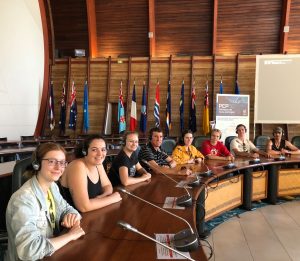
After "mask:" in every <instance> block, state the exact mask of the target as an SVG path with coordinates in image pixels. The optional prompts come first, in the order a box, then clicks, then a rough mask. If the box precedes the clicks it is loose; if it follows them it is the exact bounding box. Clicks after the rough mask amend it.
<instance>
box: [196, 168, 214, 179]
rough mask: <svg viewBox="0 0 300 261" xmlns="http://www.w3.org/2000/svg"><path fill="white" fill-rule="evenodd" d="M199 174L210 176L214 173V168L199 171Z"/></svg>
mask: <svg viewBox="0 0 300 261" xmlns="http://www.w3.org/2000/svg"><path fill="white" fill-rule="evenodd" d="M198 175H199V176H201V177H210V176H211V175H213V172H212V170H210V169H209V170H207V171H205V172H201V173H199V174H198Z"/></svg>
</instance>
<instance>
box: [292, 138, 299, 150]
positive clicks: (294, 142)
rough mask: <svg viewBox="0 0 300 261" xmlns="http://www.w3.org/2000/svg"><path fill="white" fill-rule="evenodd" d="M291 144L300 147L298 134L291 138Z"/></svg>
mask: <svg viewBox="0 0 300 261" xmlns="http://www.w3.org/2000/svg"><path fill="white" fill-rule="evenodd" d="M292 144H293V145H295V146H296V147H297V148H298V149H300V136H294V137H293V138H292Z"/></svg>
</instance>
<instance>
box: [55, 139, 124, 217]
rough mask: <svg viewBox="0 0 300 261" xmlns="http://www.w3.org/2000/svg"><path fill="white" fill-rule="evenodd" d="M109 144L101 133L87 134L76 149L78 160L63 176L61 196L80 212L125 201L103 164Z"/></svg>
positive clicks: (69, 166) (72, 163)
mask: <svg viewBox="0 0 300 261" xmlns="http://www.w3.org/2000/svg"><path fill="white" fill-rule="evenodd" d="M106 153H107V150H106V144H105V141H104V139H103V138H102V137H101V136H99V135H90V136H88V137H87V138H86V139H85V140H84V142H83V144H82V146H79V147H78V148H77V149H76V151H75V156H76V158H77V159H76V160H73V161H72V162H71V163H70V164H69V165H68V167H67V168H66V170H65V172H64V174H63V176H62V177H61V179H60V184H61V189H62V195H63V196H64V197H65V198H66V200H67V201H68V202H69V203H70V204H72V205H73V206H74V207H76V208H77V209H78V210H79V211H81V212H87V211H91V210H94V209H98V208H102V207H105V206H107V205H110V204H113V203H116V202H119V201H120V200H122V198H121V196H120V194H119V192H113V188H112V185H111V183H110V181H109V179H108V177H107V175H106V172H105V170H104V167H103V165H102V164H103V161H104V160H105V157H106Z"/></svg>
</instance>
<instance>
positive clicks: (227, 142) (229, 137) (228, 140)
mask: <svg viewBox="0 0 300 261" xmlns="http://www.w3.org/2000/svg"><path fill="white" fill-rule="evenodd" d="M235 137H236V136H228V137H226V139H225V146H226V148H227V149H228V150H229V151H230V143H231V141H232V140H233V139H234V138H235Z"/></svg>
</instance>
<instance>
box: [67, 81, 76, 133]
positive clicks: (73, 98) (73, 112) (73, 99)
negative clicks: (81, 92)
mask: <svg viewBox="0 0 300 261" xmlns="http://www.w3.org/2000/svg"><path fill="white" fill-rule="evenodd" d="M76 121H77V101H76V87H75V83H74V81H73V82H72V92H71V99H70V120H69V129H72V130H76Z"/></svg>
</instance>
